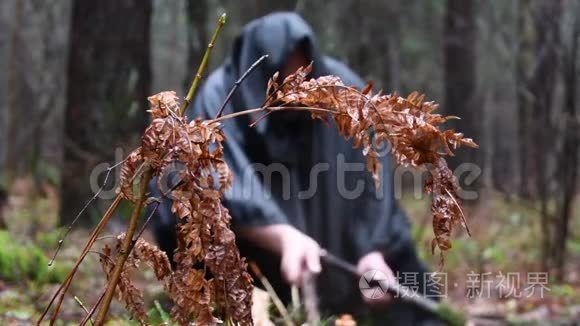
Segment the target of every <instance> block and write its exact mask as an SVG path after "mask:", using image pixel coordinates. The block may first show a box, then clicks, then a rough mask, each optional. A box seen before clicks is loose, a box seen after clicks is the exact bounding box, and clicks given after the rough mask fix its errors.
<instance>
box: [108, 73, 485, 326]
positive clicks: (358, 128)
mask: <svg viewBox="0 0 580 326" xmlns="http://www.w3.org/2000/svg"><path fill="white" fill-rule="evenodd" d="M310 70H311V66H308V67H304V68H300V69H299V70H298V71H297V72H296V73H295V74H292V75H290V76H288V77H286V78H285V79H284V81H283V82H282V83H279V82H278V74H275V75H274V77H273V78H271V79H270V80H269V82H268V88H267V90H266V92H267V100H266V102H265V106H264V107H263V108H258V109H251V110H247V111H243V112H236V113H233V114H231V116H230V117H227V116H223V117H219V118H216V119H215V120H207V121H202V120H193V121H191V122H189V123H188V122H187V117H184V116H181V115H180V114H179V112H178V110H179V107H180V105H179V103H178V101H177V97H176V95H175V93H174V92H162V93H159V94H156V95H153V96H151V97H149V102H150V105H151V109H150V111H149V112H150V113H151V117H152V121H151V124H150V125H149V126H148V127H147V129H146V130H145V132H144V134H143V137H142V142H141V147H139V148H138V149H136V150H135V151H134V152H133V153H131V155H130V156H129V158H128V159H127V160H126V161H125V162H124V164H123V168H122V173H121V185H120V188H119V192H120V195H121V196H123V197H124V198H125V199H127V200H131V201H133V200H134V198H133V194H132V182H133V179H135V177H136V175H137V174H138V167H139V166H141V165H140V164H145V165H147V166H148V167H150V168H151V169H152V171H153V175H155V176H157V179H158V184H157V186H158V187H159V188H160V190H161V192H163V190H164V189H163V188H164V187H163V184H162V181H161V180H164V179H165V178H164V177H166V176H167V175H168V174H170V173H172V172H174V171H175V166H183V169H181V170H179V171H177V172H178V174H179V180H180V181H179V183H177V184H176V185H175V186H174V187H171V193H170V195H171V196H170V197H171V200H172V204H171V209H172V212H173V213H174V214H175V215H176V216H177V217H178V219H179V223H178V224H177V227H176V228H177V240H178V245H177V250H176V252H175V254H174V261H175V269H174V270H173V271H172V270H171V268H170V266H169V262H168V261H166V260H164V259H163V258H162V257H164V256H165V255H161V253H159V252H158V249H157V250H155V249H152V248H151V247H150V246H148V245H146V244H144V243H142V242H139V241H138V242H137V244H136V246H137V247H138V248H137V250H136V252H137V254H133V255H132V256H130V259H129V261H128V262H129V263H132V264H136V263H138V261H139V260H145V261H146V262H148V263H149V264H151V265H152V266H153V267H154V270H155V272H156V275H157V277H158V279H160V280H163V281H164V282H165V285H166V290H167V292H168V294H169V296H170V298H171V299H172V300H173V302H174V303H175V305H174V307H173V309H172V311H171V315H172V317H173V319H174V320H175V321H177V322H178V323H180V324H183V325H185V324H188V323H189V322H190V321H191V320H195V323H196V324H197V325H215V324H216V323H218V322H220V320H219V319H218V318H216V316H220V317H222V318H225V319H230V318H231V319H232V320H233V321H234V322H236V323H238V324H240V325H251V324H252V319H251V305H252V302H251V300H252V299H251V298H252V284H251V277H250V276H249V274H248V273H247V271H246V269H247V264H246V262H245V260H244V259H243V258H241V257H240V253H239V250H238V248H237V247H236V244H235V235H234V233H233V232H232V230H231V229H230V220H231V216H230V215H229V212H228V210H227V209H226V208H225V207H224V206H223V204H222V202H221V198H222V196H223V194H224V192H225V191H226V190H227V189H229V187H231V184H232V177H233V176H232V174H231V171H230V169H229V168H228V166H227V164H226V162H225V160H224V156H223V155H224V154H223V144H222V143H223V141H224V140H225V136H224V134H223V132H222V130H221V123H220V121H221V120H224V119H226V118H233V117H236V116H239V115H242V114H246V113H250V112H256V111H257V110H258V111H265V112H267V111H269V110H272V111H273V110H274V109H275V110H276V111H278V110H284V109H285V107H288V109H290V108H291V107H293V108H294V109H295V108H296V105H298V106H301V107H300V108H303V109H306V110H308V111H309V112H310V113H311V115H312V118H314V119H321V120H324V121H329V120H333V121H334V122H335V124H336V126H337V128H338V132H339V133H340V135H342V136H343V137H345V138H347V139H353V144H354V146H355V147H357V148H358V147H360V148H362V152H363V154H364V155H365V156H366V158H367V168H368V170H369V171H370V172H371V173H372V175H373V179H374V181H375V183H376V184H377V185H378V184H379V183H380V182H381V180H380V179H379V172H380V160H379V153H378V152H377V150H376V148H375V147H374V145H380V144H381V143H382V142H385V141H388V142H389V143H390V144H391V145H392V152H393V156H394V158H395V160H396V162H397V163H398V164H401V165H405V166H414V167H420V166H425V167H426V168H427V170H428V171H429V172H430V176H429V177H428V178H427V179H426V181H425V184H424V191H425V192H427V193H430V194H432V195H433V202H432V206H431V211H432V214H433V231H434V234H435V239H434V240H433V243H432V246H433V249H435V247H438V248H439V249H440V250H441V251H442V252H443V251H445V250H448V249H449V248H451V241H450V234H451V231H452V229H453V227H454V226H455V225H457V224H461V225H463V226H464V227H465V228H466V229H467V224H466V223H465V217H464V215H463V211H462V210H461V206H460V205H461V203H460V200H459V197H458V195H457V190H458V186H457V182H456V180H455V178H454V176H453V174H452V173H451V170H450V169H449V168H448V166H447V164H446V162H445V159H444V157H445V156H446V155H453V152H452V149H456V148H457V147H459V146H461V145H464V146H469V147H477V145H476V144H475V143H474V142H473V141H472V140H471V139H469V138H464V137H463V134H461V133H456V132H454V131H453V130H442V129H440V126H441V124H442V123H444V122H445V121H447V120H449V119H452V118H454V117H443V116H441V115H439V114H434V113H432V112H433V111H434V110H435V109H436V108H437V105H436V104H435V103H433V102H425V101H424V96H423V95H419V94H417V93H412V94H411V95H409V96H408V97H406V98H403V97H399V96H397V95H396V94H392V95H382V94H381V93H380V92H379V93H376V94H373V93H372V91H371V86H370V85H369V86H367V87H365V88H364V89H363V90H362V91H359V90H357V89H355V88H353V87H349V86H346V85H344V84H343V83H342V81H341V80H340V78H338V77H335V76H324V77H320V78H317V79H310V80H307V75H308V73H309V72H310ZM270 107H272V108H271V109H270ZM274 107H275V108H274ZM373 137H374V139H373ZM468 232H469V230H468ZM109 254H110V249H109ZM442 257H443V256H442ZM165 259H166V257H165ZM196 263H203V267H196V266H199V265H196ZM106 264H107V263H104V262H103V266H104V267H105V271H110V270H111V267H110V266H107V265H106ZM128 266H132V265H131V264H129V265H128ZM210 275H211V277H210ZM119 288H120V290H121V291H120V292H121V296H122V297H123V299H124V300H125V302H126V304H127V306H128V308H129V310H130V311H131V312H132V313H133V314H134V315H135V316H136V318H137V319H139V320H141V319H140V318H141V317H140V316H141V314H142V310H141V306H140V300H141V301H142V298H141V297H140V296H139V292H136V291H135V289H133V288H132V287H131V284H130V282H129V280H128V277H127V274H123V275H122V277H121V281H120V286H119Z"/></svg>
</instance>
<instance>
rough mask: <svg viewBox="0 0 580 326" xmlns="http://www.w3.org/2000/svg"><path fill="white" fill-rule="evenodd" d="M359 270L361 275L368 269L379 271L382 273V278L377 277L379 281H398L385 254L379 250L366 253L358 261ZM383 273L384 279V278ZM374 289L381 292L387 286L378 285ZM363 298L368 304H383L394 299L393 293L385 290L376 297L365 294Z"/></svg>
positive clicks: (391, 282)
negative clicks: (386, 260)
mask: <svg viewBox="0 0 580 326" xmlns="http://www.w3.org/2000/svg"><path fill="white" fill-rule="evenodd" d="M357 271H358V273H359V274H360V275H363V274H364V273H366V272H368V271H377V272H380V273H381V274H380V275H381V279H377V281H379V282H386V284H396V282H397V279H396V278H395V275H394V273H393V271H392V270H391V268H390V267H389V265H387V263H386V262H385V259H384V257H383V255H382V254H381V253H380V252H378V251H372V252H370V253H368V254H366V255H364V256H363V257H362V258H361V259H360V260H359V261H358V264H357ZM383 275H384V280H383V279H382V276H383ZM373 290H374V291H376V292H375V293H381V292H379V291H385V290H386V287H385V286H384V285H383V286H382V287H381V288H379V287H378V285H377V287H376V288H373ZM363 299H364V301H365V302H366V303H367V304H371V305H383V304H388V303H390V302H391V301H392V296H391V294H389V293H386V292H385V294H384V295H382V296H378V297H376V298H368V297H366V296H363Z"/></svg>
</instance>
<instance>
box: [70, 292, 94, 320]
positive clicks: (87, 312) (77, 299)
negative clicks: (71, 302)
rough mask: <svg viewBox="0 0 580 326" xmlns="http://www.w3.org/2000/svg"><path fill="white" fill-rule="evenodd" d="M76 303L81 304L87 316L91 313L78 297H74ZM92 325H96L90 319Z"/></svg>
mask: <svg viewBox="0 0 580 326" xmlns="http://www.w3.org/2000/svg"><path fill="white" fill-rule="evenodd" d="M74 299H75V301H76V302H77V303H78V304H79V306H81V308H82V309H83V310H84V311H85V314H87V315H88V314H89V311H88V310H87V307H85V305H84V304H83V302H82V301H81V299H79V297H77V296H76V295H75V296H74ZM89 320H90V322H91V325H94V324H95V323H94V322H93V320H92V319H91V318H89Z"/></svg>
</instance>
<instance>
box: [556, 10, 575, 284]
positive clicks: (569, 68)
mask: <svg viewBox="0 0 580 326" xmlns="http://www.w3.org/2000/svg"><path fill="white" fill-rule="evenodd" d="M579 37H580V19H579V18H578V17H575V18H574V30H573V32H572V40H571V44H570V48H569V50H568V51H567V54H566V56H565V57H564V66H563V67H562V68H563V69H562V71H563V73H564V88H565V90H564V112H563V114H562V116H561V118H562V119H563V120H564V124H563V125H564V128H563V130H564V135H563V136H564V142H563V145H562V151H561V153H560V159H559V160H558V162H559V167H558V173H559V175H558V177H559V179H560V182H559V185H560V187H561V193H562V198H561V200H560V203H559V206H560V207H559V211H558V215H559V216H558V221H557V223H556V226H555V230H554V235H555V238H554V239H553V242H554V246H553V252H552V257H554V267H555V268H556V271H557V274H556V278H557V280H558V281H560V282H562V281H564V275H565V262H566V252H567V251H566V243H567V241H568V238H569V236H570V219H571V216H572V213H573V206H574V195H575V193H576V187H577V181H578V164H579V159H578V154H579V147H580V136H579V133H578V130H580V117H579V116H578V112H577V109H576V92H577V91H578V66H577V60H578V38H579Z"/></svg>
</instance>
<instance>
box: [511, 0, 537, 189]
mask: <svg viewBox="0 0 580 326" xmlns="http://www.w3.org/2000/svg"><path fill="white" fill-rule="evenodd" d="M518 4H519V8H518V12H519V15H518V54H517V57H518V58H517V63H516V90H517V103H518V138H519V146H518V150H519V162H520V163H519V172H520V176H519V192H520V195H521V196H523V197H524V198H529V197H530V196H531V195H532V193H533V190H532V184H533V182H532V180H533V179H532V178H533V176H534V175H535V173H533V171H532V168H531V164H532V157H531V155H530V153H531V146H530V145H531V144H530V135H531V124H532V123H531V119H532V114H531V108H532V104H533V94H532V93H531V89H530V80H531V78H532V76H531V71H532V70H533V66H534V60H535V57H534V53H533V47H534V40H535V29H534V25H533V21H532V12H531V10H532V8H531V4H532V2H531V0H520V1H519V3H518Z"/></svg>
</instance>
